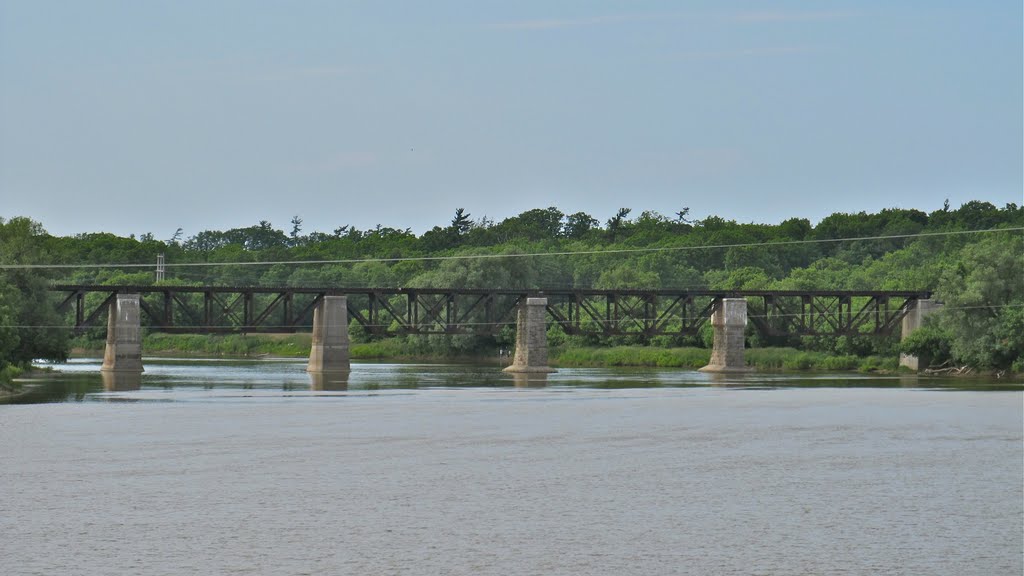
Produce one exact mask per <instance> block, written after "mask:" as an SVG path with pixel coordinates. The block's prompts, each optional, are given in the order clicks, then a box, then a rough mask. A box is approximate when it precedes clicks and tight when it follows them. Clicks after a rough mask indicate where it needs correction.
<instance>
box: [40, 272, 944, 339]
mask: <svg viewBox="0 0 1024 576" xmlns="http://www.w3.org/2000/svg"><path fill="white" fill-rule="evenodd" d="M51 290H52V291H53V292H56V293H58V294H59V295H60V297H59V302H58V310H59V311H61V312H64V313H66V314H69V315H70V313H71V312H72V311H73V315H74V320H73V322H74V327H75V329H76V330H78V331H84V330H86V329H88V328H89V327H92V326H98V325H102V324H105V323H106V321H107V311H108V308H109V307H110V305H111V304H112V303H113V302H115V300H116V298H117V296H118V294H138V295H139V300H138V302H139V308H140V312H141V316H142V318H144V322H142V324H143V325H145V326H147V327H149V328H150V329H153V330H158V331H164V332H179V333H182V332H187V333H259V332H295V331H304V330H309V329H310V328H311V327H312V325H313V315H314V314H313V312H314V310H315V309H316V308H317V306H318V305H319V304H321V303H322V302H323V301H324V298H325V297H328V296H345V297H346V309H347V315H348V317H349V318H351V319H353V320H355V322H356V323H357V324H358V325H359V326H361V327H362V328H363V329H364V330H365V331H366V332H367V333H369V334H373V335H378V336H392V335H404V334H474V335H493V334H497V333H498V332H500V331H501V330H502V329H503V328H504V327H506V326H514V325H515V324H516V322H517V317H516V311H517V309H519V308H520V306H521V305H522V304H523V303H525V302H526V301H527V299H534V298H543V299H545V300H546V302H545V304H544V312H545V321H546V324H547V325H548V326H550V325H552V324H554V325H557V326H559V327H560V328H561V329H562V330H563V331H564V332H565V333H566V334H572V335H604V336H613V335H637V336H644V337H653V336H665V335H693V334H697V333H698V332H699V330H700V329H701V327H702V326H703V325H704V324H705V323H707V322H709V321H710V319H711V317H712V316H713V314H714V313H715V311H716V310H717V309H719V308H721V306H722V303H723V302H724V301H726V300H727V299H744V300H746V302H747V304H746V306H747V313H746V318H747V319H748V320H749V322H750V324H752V325H753V327H754V328H755V329H756V330H757V331H758V332H759V333H761V334H762V335H764V336H769V337H774V336H786V335H799V336H818V335H831V336H843V335H846V336H851V335H876V336H884V335H888V334H891V333H892V332H893V330H894V329H895V328H896V327H897V326H899V325H900V323H901V321H902V320H903V318H904V317H905V316H906V315H907V314H908V313H909V312H911V311H912V310H914V308H915V306H916V304H917V303H918V301H921V300H927V299H929V298H930V297H931V293H930V292H928V291H917V290H852V291H851V290H688V289H668V290H642V289H619V290H593V289H576V288H545V289H500V288H499V289H479V288H301V287H277V288H273V287H252V286H103V285H88V284H81V285H79V284H60V285H55V286H52V287H51Z"/></svg>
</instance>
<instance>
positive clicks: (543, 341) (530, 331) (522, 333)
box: [505, 298, 555, 374]
mask: <svg viewBox="0 0 1024 576" xmlns="http://www.w3.org/2000/svg"><path fill="white" fill-rule="evenodd" d="M547 305H548V299H547V298H527V299H526V302H523V303H521V304H520V305H519V312H518V313H517V317H516V352H515V355H514V356H513V357H512V365H511V366H508V367H506V368H505V372H512V373H544V374H548V373H551V372H554V371H555V370H554V369H553V368H549V367H548V333H547V326H545V323H544V319H545V317H546V315H547V310H546V308H547Z"/></svg>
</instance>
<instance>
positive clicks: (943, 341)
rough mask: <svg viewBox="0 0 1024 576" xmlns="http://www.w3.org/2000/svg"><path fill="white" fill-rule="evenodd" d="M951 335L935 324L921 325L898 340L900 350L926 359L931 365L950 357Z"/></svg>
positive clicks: (940, 362)
mask: <svg viewBox="0 0 1024 576" xmlns="http://www.w3.org/2000/svg"><path fill="white" fill-rule="evenodd" d="M952 343H953V335H952V334H950V333H949V332H947V331H945V330H944V329H942V328H940V327H939V326H937V325H930V326H927V325H926V326H922V327H921V328H918V329H917V330H915V331H913V332H911V333H910V334H909V335H908V336H907V337H906V338H905V339H904V340H903V341H902V342H900V352H902V353H904V354H910V355H913V356H917V357H918V358H922V359H927V360H926V362H927V363H929V364H932V365H936V364H942V363H944V362H946V361H948V360H950V359H951V351H952Z"/></svg>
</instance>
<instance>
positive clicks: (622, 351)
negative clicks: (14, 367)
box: [72, 333, 899, 373]
mask: <svg viewBox="0 0 1024 576" xmlns="http://www.w3.org/2000/svg"><path fill="white" fill-rule="evenodd" d="M311 342H312V338H311V336H310V335H309V334H254V335H241V334H231V335H224V336H219V335H213V336H208V335H199V334H164V333H153V334H148V335H146V336H145V339H144V341H143V346H142V348H143V350H145V351H146V354H152V355H174V356H197V357H198V356H221V357H236V358H253V357H257V358H258V357H281V358H303V357H306V356H308V355H309V349H310V346H311ZM75 346H76V347H75V348H74V349H73V351H72V352H73V354H75V355H98V354H102V353H103V342H102V341H99V340H94V341H84V340H79V341H77V342H75ZM417 348H419V349H417ZM349 353H350V355H351V358H352V359H353V360H395V361H423V360H431V359H437V358H439V357H440V358H444V359H446V360H460V359H461V360H467V361H477V362H478V361H481V360H498V361H500V360H499V358H500V357H499V355H498V353H497V351H483V352H480V353H477V354H466V353H465V352H460V351H452V352H451V353H444V352H442V353H426V352H424V351H423V350H422V346H419V347H417V346H415V345H414V344H412V343H410V341H409V340H407V339H404V338H388V339H384V340H377V341H374V342H362V343H352V344H351V345H350V348H349ZM710 357H711V350H710V349H707V348H695V347H683V348H659V347H655V346H614V347H603V348H602V347H568V346H561V347H559V346H552V347H551V349H550V351H549V359H550V363H551V364H552V365H553V366H556V367H557V366H565V367H593V368H600V367H628V366H636V367H657V368H690V369H697V368H700V367H702V366H705V365H707V363H708V361H709V359H710ZM746 359H747V364H748V365H749V366H751V367H753V368H756V369H758V370H762V371H830V372H842V371H859V372H882V373H885V372H896V371H898V370H899V359H898V358H896V357H885V356H867V357H859V356H852V355H849V356H837V355H834V354H828V353H824V352H807V351H802V350H797V349H795V348H751V349H748V350H747V351H746Z"/></svg>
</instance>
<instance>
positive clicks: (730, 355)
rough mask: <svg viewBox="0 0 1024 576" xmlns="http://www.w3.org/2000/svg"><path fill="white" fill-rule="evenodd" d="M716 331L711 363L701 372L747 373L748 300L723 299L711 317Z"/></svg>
mask: <svg viewBox="0 0 1024 576" xmlns="http://www.w3.org/2000/svg"><path fill="white" fill-rule="evenodd" d="M711 326H712V327H713V328H714V330H715V339H714V344H713V346H712V349H711V361H710V362H708V365H707V366H705V367H703V368H701V369H700V371H701V372H746V371H749V370H750V368H747V366H746V364H745V362H744V359H743V341H744V332H745V331H746V326H747V300H746V299H745V298H723V299H722V301H721V302H720V303H719V305H718V306H716V307H715V312H714V313H713V314H712V315H711Z"/></svg>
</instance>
